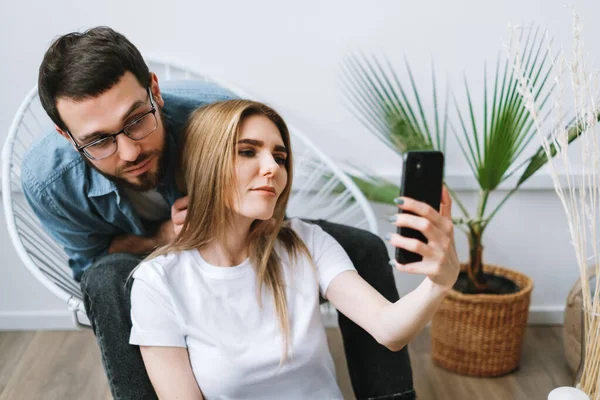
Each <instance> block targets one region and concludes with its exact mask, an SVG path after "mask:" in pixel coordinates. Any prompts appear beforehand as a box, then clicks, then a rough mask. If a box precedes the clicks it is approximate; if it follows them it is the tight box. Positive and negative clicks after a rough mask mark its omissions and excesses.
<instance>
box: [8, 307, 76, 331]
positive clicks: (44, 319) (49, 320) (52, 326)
mask: <svg viewBox="0 0 600 400" xmlns="http://www.w3.org/2000/svg"><path fill="white" fill-rule="evenodd" d="M76 329H77V327H76V325H75V323H74V322H73V313H71V312H70V311H69V310H64V311H58V310H56V311H0V331H62V330H76Z"/></svg>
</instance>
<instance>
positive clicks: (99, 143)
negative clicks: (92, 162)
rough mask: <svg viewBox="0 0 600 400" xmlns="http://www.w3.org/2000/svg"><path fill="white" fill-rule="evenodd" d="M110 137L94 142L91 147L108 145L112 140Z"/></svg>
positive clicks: (98, 147)
mask: <svg viewBox="0 0 600 400" xmlns="http://www.w3.org/2000/svg"><path fill="white" fill-rule="evenodd" d="M109 139H110V138H104V139H102V140H100V141H99V142H98V143H94V144H93V145H91V146H90V147H93V148H95V149H100V148H102V147H105V146H108V145H109V144H111V141H110V140H109Z"/></svg>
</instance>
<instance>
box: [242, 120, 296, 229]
mask: <svg viewBox="0 0 600 400" xmlns="http://www.w3.org/2000/svg"><path fill="white" fill-rule="evenodd" d="M239 136H240V137H239V140H238V142H237V143H236V145H235V151H236V157H235V162H234V165H235V173H236V177H237V185H236V186H237V196H236V197H234V199H233V211H234V212H235V213H237V214H238V215H240V216H243V217H247V218H249V219H251V220H255V219H260V220H268V219H270V218H271V217H272V216H273V211H274V210H275V205H276V203H277V199H278V198H279V196H280V195H281V192H282V191H283V190H284V189H285V186H286V184H287V179H288V178H287V169H286V167H285V164H286V158H287V149H286V148H285V146H284V144H283V140H282V138H281V133H280V132H279V129H278V128H277V126H276V125H275V124H274V123H273V122H272V121H271V120H270V119H269V118H267V117H265V116H264V115H252V116H249V117H246V118H245V119H244V120H243V121H242V123H241V125H240V135H239Z"/></svg>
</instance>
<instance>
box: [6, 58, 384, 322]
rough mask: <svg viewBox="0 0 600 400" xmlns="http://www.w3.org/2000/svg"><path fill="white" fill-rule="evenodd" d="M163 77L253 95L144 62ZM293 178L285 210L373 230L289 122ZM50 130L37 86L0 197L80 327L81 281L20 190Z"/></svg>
mask: <svg viewBox="0 0 600 400" xmlns="http://www.w3.org/2000/svg"><path fill="white" fill-rule="evenodd" d="M147 62H148V65H149V67H150V70H151V71H153V72H155V73H156V74H157V75H158V76H159V77H160V78H161V81H165V80H167V81H168V80H189V79H192V80H205V81H206V80H209V81H212V82H214V83H216V84H218V85H219V86H221V87H223V88H225V89H228V90H230V91H231V92H233V93H235V94H236V95H238V96H240V97H242V98H253V97H252V96H250V95H248V94H247V93H244V92H243V91H242V90H239V89H238V88H235V87H233V86H232V85H229V84H226V83H224V82H220V81H218V80H215V79H211V78H207V77H206V76H205V75H204V74H202V73H201V72H198V71H196V70H194V69H190V68H186V67H183V66H182V65H181V64H178V63H174V62H168V61H164V60H159V59H149V60H147ZM289 128H290V133H291V136H292V143H293V144H292V145H293V148H294V155H295V165H294V167H295V177H294V186H293V190H292V195H291V197H290V201H289V206H288V211H287V214H288V216H290V217H303V218H310V219H319V218H322V219H327V220H329V221H332V222H338V223H342V224H346V225H350V226H355V227H357V228H362V229H366V230H369V231H371V232H373V233H377V223H376V220H375V216H374V213H373V210H372V209H371V206H370V205H369V203H368V202H367V200H366V198H365V197H364V195H363V194H362V193H361V191H360V190H359V188H358V187H357V186H356V185H355V184H354V182H353V181H352V180H351V179H350V178H349V177H348V176H347V175H346V174H344V173H343V172H342V171H341V170H340V169H339V167H338V166H336V164H335V163H334V162H333V161H331V160H330V159H329V157H327V156H326V155H325V154H323V153H322V152H321V151H320V150H319V149H318V148H317V147H315V146H314V144H312V143H311V142H310V140H308V138H307V137H306V136H305V135H304V134H303V133H302V132H301V131H300V130H298V129H296V128H294V127H293V126H290V127H289ZM52 129H53V124H52V122H51V121H50V119H49V118H48V116H47V115H46V113H45V112H44V110H43V109H42V107H41V104H40V101H39V98H38V94H37V86H36V87H34V88H32V89H31V91H30V92H29V93H28V94H27V96H26V97H25V99H24V100H23V102H22V103H21V106H20V107H19V109H18V111H17V113H16V115H15V117H14V119H13V121H12V125H11V127H10V131H9V133H8V138H7V139H6V142H5V144H4V148H3V150H2V197H3V200H4V211H5V213H6V221H7V224H8V232H9V234H10V237H11V240H12V242H13V245H14V247H15V248H16V250H17V253H18V254H19V257H20V258H21V260H22V262H23V264H24V265H25V266H26V267H27V269H29V271H30V272H31V273H32V274H33V276H34V277H35V278H36V279H37V280H38V281H40V282H41V283H42V284H43V285H44V286H45V287H46V288H48V289H49V290H50V291H51V292H52V293H54V294H55V295H56V296H58V297H59V298H60V299H62V300H63V301H64V302H65V303H67V305H68V307H69V309H70V310H71V311H72V312H73V317H74V322H75V323H76V324H77V326H79V327H88V326H89V323H88V322H87V318H86V317H85V310H84V306H83V301H82V296H81V291H80V289H79V284H78V283H77V282H75V281H74V280H73V278H72V276H71V271H70V269H69V268H68V264H67V261H68V257H67V255H66V254H65V252H64V251H63V249H62V247H60V246H59V245H58V244H57V243H56V242H55V241H54V240H53V239H52V238H51V237H50V236H49V235H48V234H47V233H46V231H45V230H44V229H43V228H42V226H41V224H40V222H39V221H38V219H37V218H36V216H35V215H34V214H33V211H32V210H31V209H30V207H29V205H28V204H27V201H26V200H25V197H24V195H23V193H22V190H21V181H20V179H21V162H22V160H23V155H24V153H25V151H26V150H27V148H28V147H29V146H30V145H31V144H32V142H33V141H35V140H36V139H37V138H38V137H40V136H41V135H43V134H46V133H48V132H49V131H51V130H52Z"/></svg>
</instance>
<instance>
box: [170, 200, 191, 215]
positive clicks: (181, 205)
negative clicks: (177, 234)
mask: <svg viewBox="0 0 600 400" xmlns="http://www.w3.org/2000/svg"><path fill="white" fill-rule="evenodd" d="M187 207H188V197H187V196H184V197H180V198H178V199H177V200H175V203H173V207H172V212H173V213H175V212H177V211H181V210H185V209H186V208H187Z"/></svg>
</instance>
